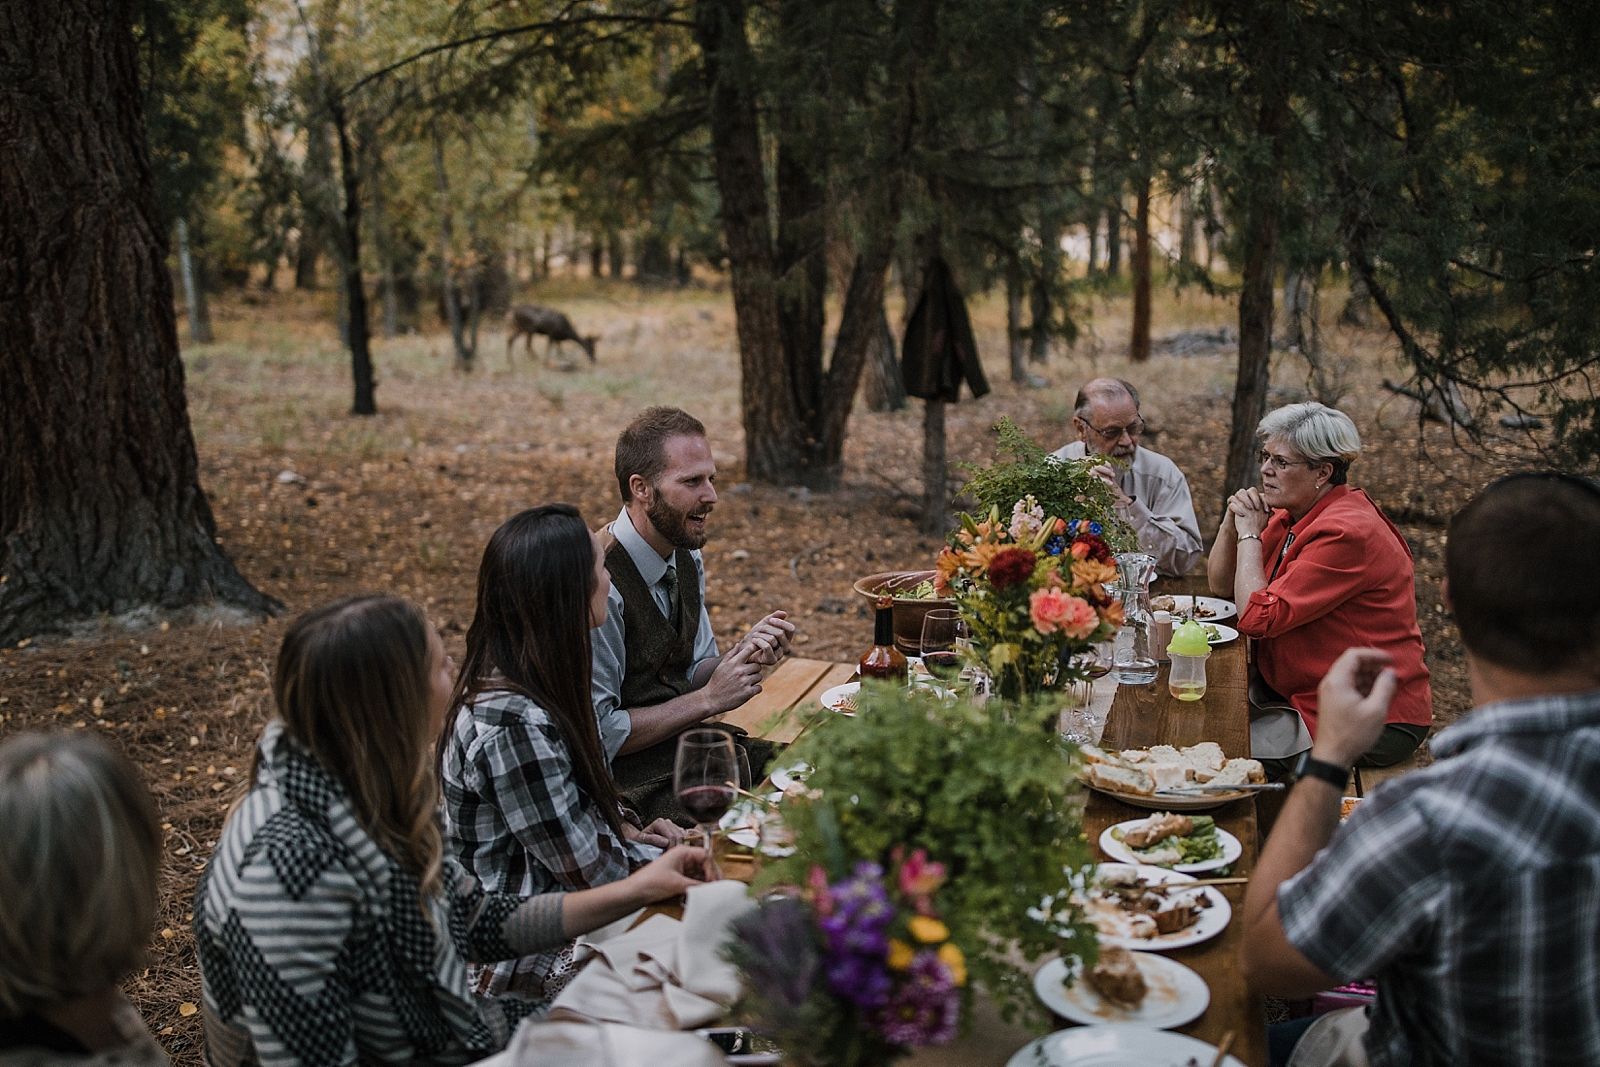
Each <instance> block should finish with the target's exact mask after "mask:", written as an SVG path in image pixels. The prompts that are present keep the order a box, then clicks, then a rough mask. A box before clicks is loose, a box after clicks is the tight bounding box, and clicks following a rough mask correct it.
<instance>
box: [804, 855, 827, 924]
mask: <svg viewBox="0 0 1600 1067" xmlns="http://www.w3.org/2000/svg"><path fill="white" fill-rule="evenodd" d="M806 884H807V885H808V886H809V887H810V889H811V894H812V895H811V907H812V908H813V909H815V911H816V913H817V917H818V918H819V919H826V918H827V917H828V916H830V915H832V914H833V893H832V891H831V890H829V888H828V872H827V871H825V870H823V869H822V868H821V867H818V866H812V868H811V871H810V873H809V874H808V875H807V877H806Z"/></svg>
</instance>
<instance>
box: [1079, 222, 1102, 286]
mask: <svg viewBox="0 0 1600 1067" xmlns="http://www.w3.org/2000/svg"><path fill="white" fill-rule="evenodd" d="M1083 228H1084V229H1085V230H1088V231H1089V264H1088V267H1087V272H1088V273H1089V274H1093V273H1094V272H1095V270H1096V269H1097V267H1098V265H1099V252H1100V215H1099V213H1098V212H1096V213H1095V214H1093V215H1090V216H1089V217H1088V218H1087V219H1085V220H1084V223H1083Z"/></svg>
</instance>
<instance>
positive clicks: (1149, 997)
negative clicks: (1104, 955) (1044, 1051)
mask: <svg viewBox="0 0 1600 1067" xmlns="http://www.w3.org/2000/svg"><path fill="white" fill-rule="evenodd" d="M1133 958H1134V961H1135V962H1137V963H1138V965H1139V973H1140V974H1143V975H1144V982H1145V986H1146V987H1147V988H1148V990H1149V992H1147V993H1146V994H1145V997H1144V999H1143V1000H1142V1001H1140V1002H1139V1006H1138V1007H1137V1008H1124V1007H1122V1006H1120V1005H1118V1004H1113V1003H1111V1002H1110V1001H1109V1000H1106V999H1105V998H1104V997H1102V996H1101V995H1100V994H1099V993H1096V992H1095V991H1094V987H1093V986H1091V985H1090V984H1089V981H1088V979H1086V978H1084V977H1082V976H1081V975H1080V976H1079V977H1076V978H1074V979H1073V982H1072V985H1071V987H1070V988H1069V987H1068V986H1066V985H1064V984H1063V982H1062V980H1063V979H1064V978H1065V977H1066V976H1067V965H1066V964H1065V963H1063V962H1062V961H1061V959H1060V958H1059V957H1057V958H1056V959H1053V960H1051V961H1050V962H1049V963H1047V964H1045V965H1044V966H1043V967H1040V968H1039V973H1038V974H1036V975H1034V976H1033V991H1034V992H1035V993H1036V994H1038V996H1039V999H1040V1000H1042V1001H1044V1006H1045V1007H1047V1008H1049V1009H1050V1010H1051V1011H1053V1012H1055V1013H1056V1014H1057V1015H1059V1016H1061V1017H1062V1018H1063V1019H1071V1020H1072V1021H1073V1022H1075V1023H1133V1024H1135V1025H1137V1026H1148V1027H1150V1028H1152V1029H1155V1030H1165V1029H1168V1028H1169V1027H1173V1026H1182V1025H1183V1024H1184V1023H1187V1022H1192V1021H1194V1020H1195V1019H1198V1018H1200V1016H1201V1015H1203V1014H1204V1013H1205V1010H1206V1007H1207V1006H1208V1005H1209V1004H1210V1003H1211V988H1210V987H1209V986H1207V985H1206V980H1205V979H1204V978H1201V977H1200V976H1199V975H1198V974H1195V973H1194V972H1193V971H1191V970H1190V969H1189V968H1187V967H1185V966H1184V965H1183V964H1181V963H1179V962H1178V961H1177V960H1169V959H1167V957H1165V956H1157V955H1155V954H1154V953H1150V952H1135V953H1134V954H1133ZM1082 966H1083V965H1082V963H1081V962H1080V961H1077V960H1074V961H1073V973H1074V974H1077V972H1078V971H1079V970H1081V969H1082Z"/></svg>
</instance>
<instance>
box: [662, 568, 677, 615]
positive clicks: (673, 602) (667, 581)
mask: <svg viewBox="0 0 1600 1067" xmlns="http://www.w3.org/2000/svg"><path fill="white" fill-rule="evenodd" d="M661 584H662V585H663V586H664V587H665V588H666V590H667V618H668V619H669V620H671V619H676V618H677V617H678V568H676V567H668V568H667V573H665V574H663V575H662V576H661Z"/></svg>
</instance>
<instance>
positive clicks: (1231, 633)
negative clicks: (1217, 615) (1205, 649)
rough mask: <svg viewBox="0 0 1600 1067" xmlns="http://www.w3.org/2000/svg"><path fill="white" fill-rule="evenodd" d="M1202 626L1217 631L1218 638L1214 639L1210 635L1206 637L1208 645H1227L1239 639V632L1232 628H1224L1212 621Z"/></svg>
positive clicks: (1203, 623)
mask: <svg viewBox="0 0 1600 1067" xmlns="http://www.w3.org/2000/svg"><path fill="white" fill-rule="evenodd" d="M1200 625H1201V626H1209V627H1211V628H1212V629H1213V630H1215V631H1217V636H1216V637H1212V636H1211V635H1210V634H1207V635H1206V644H1208V645H1225V644H1227V643H1228V642H1229V641H1237V640H1238V639H1239V631H1238V630H1235V629H1234V628H1233V627H1231V626H1223V625H1222V624H1221V623H1216V622H1211V621H1210V620H1207V621H1205V622H1202V623H1201V624H1200Z"/></svg>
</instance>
